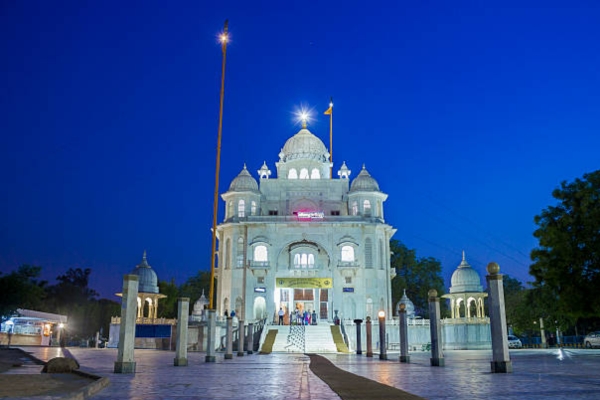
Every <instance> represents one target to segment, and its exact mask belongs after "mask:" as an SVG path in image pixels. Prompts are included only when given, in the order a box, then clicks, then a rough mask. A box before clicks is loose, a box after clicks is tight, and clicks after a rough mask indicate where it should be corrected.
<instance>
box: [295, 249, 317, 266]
mask: <svg viewBox="0 0 600 400" xmlns="http://www.w3.org/2000/svg"><path fill="white" fill-rule="evenodd" d="M314 267H315V256H314V254H310V253H299V254H295V255H294V268H314Z"/></svg>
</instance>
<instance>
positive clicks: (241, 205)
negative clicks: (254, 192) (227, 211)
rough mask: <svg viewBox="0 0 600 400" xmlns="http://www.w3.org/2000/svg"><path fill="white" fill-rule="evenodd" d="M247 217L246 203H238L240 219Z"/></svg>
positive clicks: (241, 201) (241, 200)
mask: <svg viewBox="0 0 600 400" xmlns="http://www.w3.org/2000/svg"><path fill="white" fill-rule="evenodd" d="M245 216H246V202H245V201H244V199H240V201H238V217H240V218H244V217H245Z"/></svg>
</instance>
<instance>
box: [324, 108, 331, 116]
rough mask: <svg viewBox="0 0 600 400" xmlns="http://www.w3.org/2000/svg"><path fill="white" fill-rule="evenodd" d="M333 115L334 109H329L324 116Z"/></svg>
mask: <svg viewBox="0 0 600 400" xmlns="http://www.w3.org/2000/svg"><path fill="white" fill-rule="evenodd" d="M332 113H333V107H329V108H328V109H327V111H325V112H324V113H323V114H325V115H331V114H332Z"/></svg>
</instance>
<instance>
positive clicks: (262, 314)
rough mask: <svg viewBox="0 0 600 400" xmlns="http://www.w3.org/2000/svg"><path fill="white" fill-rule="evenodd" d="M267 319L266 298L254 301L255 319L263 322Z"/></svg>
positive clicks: (258, 298)
mask: <svg viewBox="0 0 600 400" xmlns="http://www.w3.org/2000/svg"><path fill="white" fill-rule="evenodd" d="M266 317H267V301H266V300H265V298H264V297H257V298H255V299H254V319H256V320H261V319H263V318H266Z"/></svg>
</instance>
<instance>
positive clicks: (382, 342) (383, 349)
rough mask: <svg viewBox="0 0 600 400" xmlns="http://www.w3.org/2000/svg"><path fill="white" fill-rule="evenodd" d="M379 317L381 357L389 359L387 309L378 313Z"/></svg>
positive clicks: (381, 358)
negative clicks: (386, 331) (386, 339)
mask: <svg viewBox="0 0 600 400" xmlns="http://www.w3.org/2000/svg"><path fill="white" fill-rule="evenodd" d="M377 316H378V317H379V359H380V360H387V348H386V347H387V346H386V345H385V311H383V310H381V311H379V313H378V314H377Z"/></svg>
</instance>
